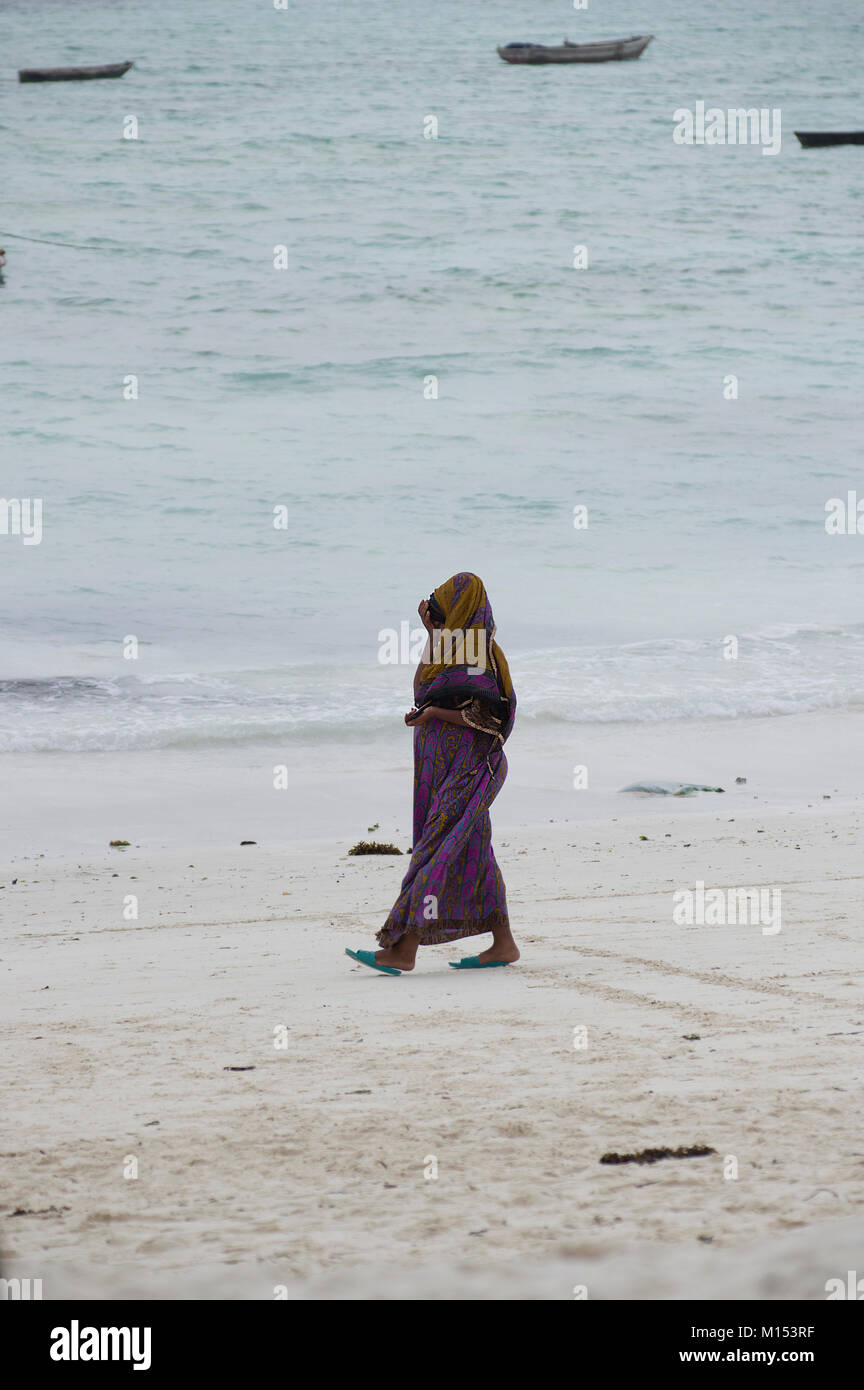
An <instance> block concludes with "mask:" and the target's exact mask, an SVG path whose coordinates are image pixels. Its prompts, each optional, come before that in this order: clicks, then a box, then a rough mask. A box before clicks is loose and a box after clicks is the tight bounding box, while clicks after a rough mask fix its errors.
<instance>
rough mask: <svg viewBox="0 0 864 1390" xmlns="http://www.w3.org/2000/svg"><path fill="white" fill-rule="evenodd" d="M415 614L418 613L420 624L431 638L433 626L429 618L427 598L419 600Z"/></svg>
mask: <svg viewBox="0 0 864 1390" xmlns="http://www.w3.org/2000/svg"><path fill="white" fill-rule="evenodd" d="M417 612H418V614H419V616H420V621H421V623H422V624H423V626H424V627H425V629H426V631H427V632H428V633H429V634H430V636H431V634H432V631H433V628H434V626H435V624H434V623H433V622H432V619H431V618H430V616H429V600H428V598H424V599H421V600H420V603H419V604H418V607H417Z"/></svg>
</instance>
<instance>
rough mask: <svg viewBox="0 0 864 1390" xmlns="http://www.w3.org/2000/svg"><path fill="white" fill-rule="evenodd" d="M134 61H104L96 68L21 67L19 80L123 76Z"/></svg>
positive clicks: (61, 80) (84, 79)
mask: <svg viewBox="0 0 864 1390" xmlns="http://www.w3.org/2000/svg"><path fill="white" fill-rule="evenodd" d="M134 66H135V64H134V63H103V64H102V66H101V67H96V68H21V69H20V70H19V72H18V81H19V82H89V81H91V80H92V79H93V78H94V77H122V76H123V75H124V73H127V72H128V71H129V69H130V68H134Z"/></svg>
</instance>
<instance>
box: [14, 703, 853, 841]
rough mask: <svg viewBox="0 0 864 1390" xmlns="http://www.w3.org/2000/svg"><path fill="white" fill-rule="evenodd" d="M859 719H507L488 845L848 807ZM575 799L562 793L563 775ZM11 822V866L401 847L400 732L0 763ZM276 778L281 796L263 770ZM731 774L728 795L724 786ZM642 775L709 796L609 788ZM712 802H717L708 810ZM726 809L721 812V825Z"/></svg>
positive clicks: (403, 778)
mask: <svg viewBox="0 0 864 1390" xmlns="http://www.w3.org/2000/svg"><path fill="white" fill-rule="evenodd" d="M862 730H864V713H859V712H857V711H849V710H842V711H832V712H828V713H818V714H796V715H785V716H772V717H769V718H764V719H752V720H729V721H723V720H718V721H715V722H713V723H705V722H701V721H700V722H693V723H686V724H679V723H674V724H673V723H669V724H655V725H588V726H573V725H564V724H562V725H560V726H556V727H555V728H552V729H549V728H542V729H540V728H538V727H537V726H534V725H532V724H531V722H530V720H526V719H523V720H522V722H521V723H518V722H517V726H516V730H515V732H514V735H513V737H512V738H511V740H510V741H509V742H508V745H507V749H506V753H507V758H508V763H509V774H508V778H507V782H506V783H505V786H504V788H503V790H502V792H501V795H500V796H499V797H498V799H497V801H496V802H495V804H494V805H493V808H492V823H493V831H494V833H495V835H496V836H497V835H499V834H500V833H502V831H504V830H509V831H514V830H516V829H517V828H519V827H520V826H531V825H540V824H545V823H547V822H548V821H550V820H552V821H556V822H558V821H561V822H563V821H567V822H573V823H574V824H582V823H584V822H586V821H597V820H604V819H608V820H614V819H618V818H620V817H623V816H627V815H630V814H640V815H644V816H646V817H649V818H653V817H654V816H656V815H657V814H658V813H659V814H662V808H663V806H664V804H667V805H668V803H669V801H670V800H675V802H676V804H677V805H678V807H679V808H680V809H681V811H682V814H684V815H687V816H692V815H696V816H698V815H701V814H702V813H703V811H704V812H707V813H709V814H710V813H712V812H713V811H721V810H722V808H723V806H726V805H734V807H735V808H736V810H737V809H738V808H741V809H743V808H744V807H745V806H748V805H749V806H750V807H763V808H776V809H784V810H785V809H790V810H791V809H806V808H807V807H808V806H811V807H812V806H816V805H819V804H821V803H822V802H823V798H824V799H825V801H824V804H825V805H826V806H831V805H845V806H848V807H853V806H856V805H859V804H861V802H862V799H864V792H862V790H861V789H862V788H864V738H862V737H861V731H862ZM577 765H578V766H580V767H584V768H585V769H586V775H587V780H588V786H587V787H583V788H580V789H578V790H577V789H575V788H574V785H573V784H574V769H575V768H576V767H577ZM2 766H3V769H4V772H5V775H6V782H7V786H10V787H12V786H14V788H15V800H16V810H15V821H14V824H9V825H7V826H6V827H4V845H5V849H6V855H7V856H9V857H12V858H14V859H15V860H16V861H17V859H18V858H19V857H27V856H30V857H32V856H34V855H39V854H42V853H44V854H46V855H49V856H52V857H53V856H56V855H58V854H61V855H69V856H75V855H80V854H88V853H95V852H98V851H99V850H101V849H103V848H105V849H107V846H108V842H109V841H110V840H114V839H126V840H130V841H132V842H133V843H138V844H140V845H142V846H147V847H149V848H151V849H153V850H159V851H161V850H165V849H170V848H171V847H179V846H182V845H186V846H196V845H201V846H211V847H216V846H218V845H221V846H227V847H229V848H230V847H233V846H234V845H235V844H238V845H239V842H240V840H244V839H251V840H255V841H257V842H258V843H259V844H263V845H267V846H269V847H271V848H274V847H281V848H283V849H290V848H291V847H292V846H293V845H295V844H297V843H299V842H302V843H306V842H317V841H320V842H326V841H328V840H331V839H343V838H350V839H351V841H352V843H353V842H354V841H356V840H359V839H365V838H368V834H369V827H370V826H373V825H377V826H378V827H379V829H378V830H376V831H375V832H374V833H375V835H376V837H377V838H379V839H384V840H394V839H395V840H396V842H397V843H399V845H400V847H402V848H407V847H408V846H409V845H410V843H411V798H412V777H413V754H412V743H411V734H410V730H408V729H405V728H403V727H399V726H397V727H396V728H394V731H393V734H392V735H388V736H387V737H386V738H385V739H377V740H369V741H368V742H367V743H366V744H363V745H360V746H358V745H357V743H356V742H350V743H349V742H346V743H338V742H333V743H330V744H327V745H326V746H325V745H321V744H319V745H318V746H317V747H315V746H310V745H306V744H301V743H294V744H291V743H287V742H282V743H279V744H275V743H274V744H272V745H271V744H264V745H260V744H255V745H249V744H244V745H239V746H232V747H227V748H207V749H198V750H195V751H193V752H188V751H185V750H173V749H159V750H150V749H142V750H138V751H125V750H124V751H116V752H100V753H93V752H82V753H26V754H22V753H8V754H5V755H4V756H3V759H2ZM276 768H284V769H285V774H284V776H283V779H282V780H283V781H284V782H285V783H286V788H285V789H284V790H282V789H280V790H276V789H275V788H274V785H273V782H274V770H275V769H276ZM738 776H743V777H746V779H747V780H746V783H745V784H743V785H739V784H737V783H736V781H735V779H736V777H738ZM645 778H654V779H657V778H659V779H678V778H680V779H684V780H692V781H696V782H704V783H706V784H707V785H717V786H722V787H724V789H725V790H724V792H723V793H722V794H717V793H698V794H696V795H695V796H693V797H688V798H684V799H682V798H669V797H657V796H651V797H642V796H639V795H637V794H630V793H628V794H622V793H621V791H620V788H622V787H625V786H628V785H630V784H632V783H633V782H635V781H639V780H642V779H645ZM715 801H716V803H717V805H716V806H715V805H713V803H714V802H715ZM732 813H733V812H730V814H732Z"/></svg>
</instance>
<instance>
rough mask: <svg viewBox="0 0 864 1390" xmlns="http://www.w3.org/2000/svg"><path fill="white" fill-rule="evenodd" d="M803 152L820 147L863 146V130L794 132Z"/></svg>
mask: <svg viewBox="0 0 864 1390" xmlns="http://www.w3.org/2000/svg"><path fill="white" fill-rule="evenodd" d="M795 134H796V135H797V136H798V139H799V140H800V142H801V144H802V145H803V146H804V148H805V150H811V149H818V148H819V146H821V145H864V130H796V132H795Z"/></svg>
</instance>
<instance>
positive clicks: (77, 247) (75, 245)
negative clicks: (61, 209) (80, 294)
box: [0, 231, 126, 251]
mask: <svg viewBox="0 0 864 1390" xmlns="http://www.w3.org/2000/svg"><path fill="white" fill-rule="evenodd" d="M0 237H14V239H15V240H16V241H38V243H39V245H40V246H71V248H72V250H73V251H125V250H126V247H125V246H84V245H82V244H81V242H79V241H46V240H45V238H44V237H41V236H24V235H23V233H22V232H2V231H0Z"/></svg>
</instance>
